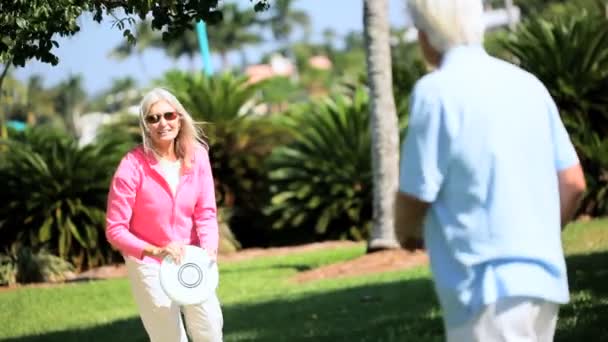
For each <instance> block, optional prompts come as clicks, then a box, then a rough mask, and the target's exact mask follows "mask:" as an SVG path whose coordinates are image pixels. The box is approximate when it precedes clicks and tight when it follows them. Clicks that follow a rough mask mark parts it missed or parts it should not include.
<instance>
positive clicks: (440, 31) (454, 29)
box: [407, 0, 485, 53]
mask: <svg viewBox="0 0 608 342" xmlns="http://www.w3.org/2000/svg"><path fill="white" fill-rule="evenodd" d="M407 7H408V10H409V13H410V16H411V18H412V20H413V21H414V26H416V28H417V29H418V30H420V31H423V32H424V33H426V35H427V37H428V39H429V43H430V44H431V46H432V47H433V48H434V49H436V50H437V51H438V52H440V53H444V52H446V51H447V50H449V49H450V48H452V47H454V46H457V45H468V44H481V43H483V35H484V30H485V23H484V19H483V1H482V0H407Z"/></svg>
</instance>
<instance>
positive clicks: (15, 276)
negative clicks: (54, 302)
mask: <svg viewBox="0 0 608 342" xmlns="http://www.w3.org/2000/svg"><path fill="white" fill-rule="evenodd" d="M18 245H19V244H14V245H13V246H11V249H10V250H9V251H8V253H7V254H0V285H14V284H16V283H20V284H28V283H46V282H58V281H63V280H65V279H66V276H67V274H68V272H72V271H73V270H74V267H73V266H72V265H71V264H70V263H69V262H67V261H65V260H63V259H62V258H60V257H58V256H55V255H53V254H51V253H49V252H48V251H47V250H45V249H41V250H38V251H33V250H32V249H31V248H29V247H25V246H18Z"/></svg>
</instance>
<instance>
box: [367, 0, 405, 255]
mask: <svg viewBox="0 0 608 342" xmlns="http://www.w3.org/2000/svg"><path fill="white" fill-rule="evenodd" d="M363 28H364V36H365V51H366V58H367V75H368V83H369V87H370V95H371V96H370V99H371V106H370V110H371V113H370V129H371V134H372V150H371V153H372V170H373V186H374V191H373V224H372V229H371V234H370V235H371V236H370V239H369V241H368V251H369V252H371V251H375V250H381V249H387V248H398V247H399V243H398V242H397V239H396V237H395V232H394V227H393V221H394V219H393V213H394V209H393V204H394V196H395V193H396V191H397V180H398V172H399V166H398V157H399V128H398V127H399V126H398V120H397V109H396V107H395V99H394V98H393V89H392V73H391V48H390V43H389V23H388V1H387V0H364V1H363Z"/></svg>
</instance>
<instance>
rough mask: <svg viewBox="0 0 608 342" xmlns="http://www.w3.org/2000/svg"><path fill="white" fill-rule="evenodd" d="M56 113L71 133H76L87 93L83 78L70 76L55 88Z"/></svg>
mask: <svg viewBox="0 0 608 342" xmlns="http://www.w3.org/2000/svg"><path fill="white" fill-rule="evenodd" d="M54 92H55V96H54V101H55V112H57V113H58V114H59V115H60V116H61V117H62V118H63V120H64V122H65V126H66V127H67V128H68V129H69V131H70V132H72V133H74V134H75V133H76V121H77V120H78V115H79V113H80V112H81V111H82V110H83V108H84V104H85V101H86V96H87V94H86V92H85V91H84V89H83V88H82V77H81V76H74V75H70V76H68V78H67V79H66V80H65V81H63V82H61V83H60V84H58V85H57V86H56V87H55V88H54Z"/></svg>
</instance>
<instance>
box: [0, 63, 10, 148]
mask: <svg viewBox="0 0 608 342" xmlns="http://www.w3.org/2000/svg"><path fill="white" fill-rule="evenodd" d="M11 64H12V60H11V61H8V62H6V65H4V70H2V74H0V95H1V94H2V85H3V84H4V79H5V78H6V75H7V74H8V70H9V69H10V68H11ZM0 104H1V103H0ZM0 112H1V113H0V137H1V138H4V139H6V138H8V129H7V127H6V125H7V122H6V110H4V109H3V108H0Z"/></svg>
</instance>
